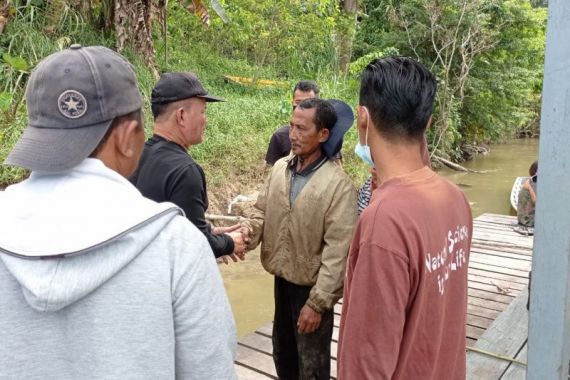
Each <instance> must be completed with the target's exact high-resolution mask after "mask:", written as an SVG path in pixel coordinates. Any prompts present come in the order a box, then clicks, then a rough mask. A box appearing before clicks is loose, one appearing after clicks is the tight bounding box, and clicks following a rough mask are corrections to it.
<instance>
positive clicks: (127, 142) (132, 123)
mask: <svg viewBox="0 0 570 380" xmlns="http://www.w3.org/2000/svg"><path fill="white" fill-rule="evenodd" d="M139 128H140V126H139V122H138V121H136V120H125V121H124V122H122V123H121V124H119V125H118V126H117V127H116V128H115V130H114V131H113V132H112V134H111V137H112V138H113V142H114V144H115V147H116V149H117V153H119V154H120V155H122V156H124V157H127V158H132V157H134V155H135V154H136V153H137V149H136V144H137V137H138V134H139V133H140V131H139ZM113 135H115V136H113Z"/></svg>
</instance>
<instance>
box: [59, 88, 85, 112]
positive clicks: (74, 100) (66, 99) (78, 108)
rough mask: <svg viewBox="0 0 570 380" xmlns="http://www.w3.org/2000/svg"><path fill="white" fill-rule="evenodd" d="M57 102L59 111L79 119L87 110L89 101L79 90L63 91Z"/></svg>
mask: <svg viewBox="0 0 570 380" xmlns="http://www.w3.org/2000/svg"><path fill="white" fill-rule="evenodd" d="M57 103H58V108H59V112H61V114H62V115H63V116H65V117H66V118H68V119H78V118H80V117H81V116H83V115H85V112H86V111H87V101H86V100H85V97H84V96H83V95H82V94H81V93H80V92H79V91H75V90H67V91H64V92H62V93H61V95H60V96H59V98H58V101H57Z"/></svg>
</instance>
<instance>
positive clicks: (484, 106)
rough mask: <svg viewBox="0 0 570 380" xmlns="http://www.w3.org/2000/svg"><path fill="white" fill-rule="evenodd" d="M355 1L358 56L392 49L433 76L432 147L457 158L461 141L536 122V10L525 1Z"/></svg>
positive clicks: (540, 44) (540, 17) (539, 28)
mask: <svg viewBox="0 0 570 380" xmlns="http://www.w3.org/2000/svg"><path fill="white" fill-rule="evenodd" d="M363 6H364V10H365V14H366V16H365V17H363V19H362V21H361V22H360V24H359V26H358V31H357V38H356V41H357V42H356V44H355V52H356V53H357V55H358V56H360V57H361V58H363V57H367V55H368V54H372V53H373V52H377V51H382V50H384V49H386V48H388V47H395V48H396V49H398V51H400V52H401V53H402V54H403V55H407V56H411V57H414V58H416V59H418V60H420V61H421V62H423V63H424V64H425V65H426V66H427V67H428V68H430V69H431V70H432V72H434V74H435V75H436V76H437V78H438V98H437V102H436V107H435V114H434V124H433V128H434V129H435V130H432V131H430V133H429V139H430V140H429V141H430V145H431V147H432V148H436V149H437V150H438V152H439V153H441V154H447V155H449V156H451V157H457V156H458V152H459V151H460V149H459V148H460V146H461V145H462V144H464V143H478V142H489V141H495V140H499V139H501V138H504V137H507V136H512V135H515V134H517V133H518V132H519V131H521V130H525V131H526V130H528V128H529V125H536V123H535V121H536V119H537V118H538V113H539V108H540V105H539V102H540V92H541V90H542V88H541V81H542V67H543V66H542V65H543V63H542V62H543V60H544V30H545V20H546V12H545V10H544V9H533V8H532V7H531V5H530V3H529V1H528V0H470V1H467V2H464V1H460V0H439V1H434V0H364V1H363ZM361 58H359V60H360V59H361ZM359 60H357V61H356V62H358V61H359ZM355 70H356V69H355Z"/></svg>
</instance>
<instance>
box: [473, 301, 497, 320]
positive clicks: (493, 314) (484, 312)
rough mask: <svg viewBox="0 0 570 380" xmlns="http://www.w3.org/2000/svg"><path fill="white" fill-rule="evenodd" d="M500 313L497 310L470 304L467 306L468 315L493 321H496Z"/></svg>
mask: <svg viewBox="0 0 570 380" xmlns="http://www.w3.org/2000/svg"><path fill="white" fill-rule="evenodd" d="M500 313H501V312H500V311H497V310H493V309H487V308H486V307H481V306H477V305H472V304H470V303H468V304H467V314H470V315H476V316H478V317H483V318H488V319H490V320H491V321H494V320H495V319H496V318H497V317H498V316H499V314H500Z"/></svg>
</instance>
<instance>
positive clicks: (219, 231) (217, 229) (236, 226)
mask: <svg viewBox="0 0 570 380" xmlns="http://www.w3.org/2000/svg"><path fill="white" fill-rule="evenodd" d="M240 228H243V227H241V226H240V225H239V224H234V225H233V226H230V227H214V228H213V229H212V233H213V234H214V235H221V234H229V233H230V232H234V231H236V230H239V229H240Z"/></svg>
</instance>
